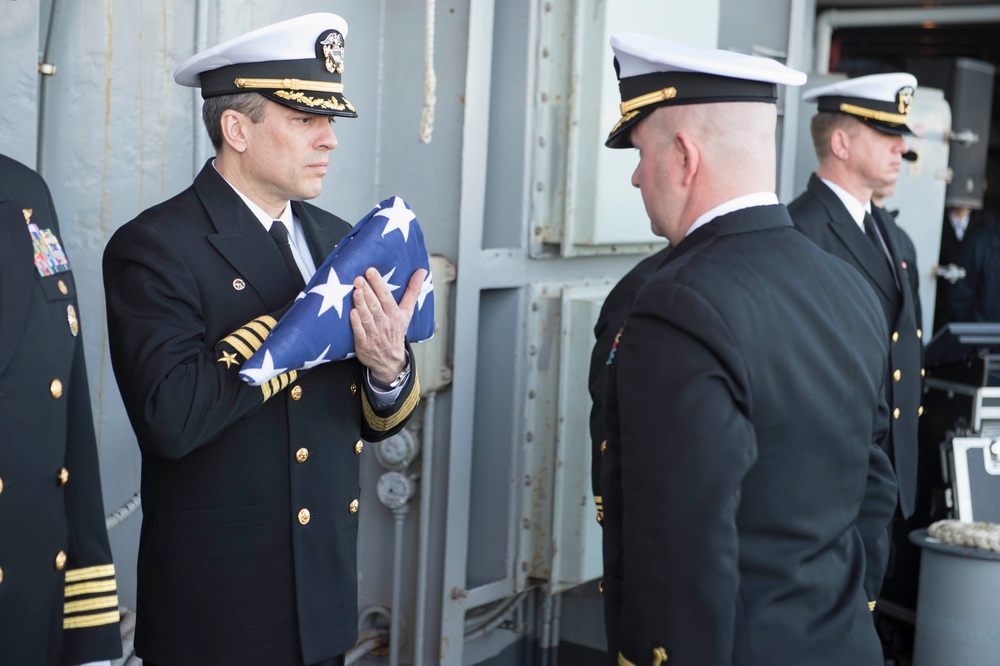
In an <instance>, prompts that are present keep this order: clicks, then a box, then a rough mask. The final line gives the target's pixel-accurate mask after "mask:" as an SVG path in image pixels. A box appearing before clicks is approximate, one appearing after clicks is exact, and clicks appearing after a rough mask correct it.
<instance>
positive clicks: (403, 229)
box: [240, 197, 434, 386]
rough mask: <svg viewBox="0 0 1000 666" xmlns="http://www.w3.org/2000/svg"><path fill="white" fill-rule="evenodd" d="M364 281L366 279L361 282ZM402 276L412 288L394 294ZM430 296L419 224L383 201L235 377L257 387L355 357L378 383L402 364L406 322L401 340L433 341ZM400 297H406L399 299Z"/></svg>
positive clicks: (399, 205)
mask: <svg viewBox="0 0 1000 666" xmlns="http://www.w3.org/2000/svg"><path fill="white" fill-rule="evenodd" d="M371 269H374V273H373V272H371ZM419 269H424V270H425V271H426V274H425V275H424V276H422V279H421V278H418V277H417V276H416V275H415V273H416V272H417V271H419ZM366 274H367V275H368V276H369V277H368V279H367V280H365V278H364V277H362V276H364V275H366ZM405 276H410V288H408V289H406V290H403V291H400V288H401V286H402V285H401V284H394V283H398V282H400V280H401V279H406V277H405ZM417 280H419V288H418V287H417V284H418V282H417ZM433 292H434V284H433V282H432V279H431V273H430V264H429V261H428V256H427V248H426V247H425V246H424V237H423V232H422V231H421V230H420V223H419V222H418V221H417V219H416V217H415V216H414V214H413V211H411V210H410V208H409V206H408V205H407V204H406V202H405V201H403V200H402V199H401V198H399V197H389V198H388V199H385V200H384V201H382V202H381V203H379V204H378V205H377V206H375V207H374V208H373V209H372V210H371V212H369V213H368V215H366V216H365V217H364V218H362V219H361V221H359V222H358V223H357V225H355V227H354V229H353V230H352V231H351V233H349V234H348V235H347V236H345V237H344V239H343V240H341V241H340V243H339V244H338V245H337V247H336V248H334V250H333V252H331V253H330V255H329V256H328V257H327V258H326V260H325V261H324V262H323V264H322V265H321V266H320V267H319V268H318V269H317V270H316V273H315V275H313V277H312V278H311V279H310V280H309V284H307V285H306V287H305V289H303V290H302V292H301V293H300V294H299V295H298V298H297V299H296V301H295V303H294V304H292V306H291V307H290V308H289V309H288V311H287V312H286V313H285V315H284V316H283V317H282V318H281V320H280V321H278V323H277V325H276V326H275V327H274V328H273V329H272V330H271V332H270V334H269V335H268V337H267V339H266V340H264V343H263V344H262V345H261V346H260V348H259V349H258V350H257V351H256V352H255V353H254V354H253V356H251V357H250V358H249V359H248V360H247V361H246V363H245V364H244V366H243V368H242V369H241V370H240V378H241V379H243V380H244V381H246V382H248V383H250V384H251V385H253V386H259V385H260V384H262V383H264V382H266V381H268V380H269V379H271V378H272V377H276V376H278V375H280V374H281V373H283V372H287V371H289V370H308V369H309V368H312V367H315V366H317V365H320V364H322V363H328V362H330V361H339V360H342V359H345V358H350V357H352V356H355V355H357V356H358V357H359V359H360V360H361V361H362V362H363V363H365V365H368V367H369V368H371V370H372V372H373V374H375V376H376V378H379V377H386V376H389V375H390V374H395V373H392V372H391V367H392V366H395V365H396V361H397V360H399V365H400V366H401V365H402V363H403V361H401V360H400V359H402V354H403V345H402V340H397V339H396V337H397V336H398V334H399V331H401V330H404V328H403V324H406V318H407V317H408V315H409V314H410V313H412V316H409V318H408V324H407V325H406V327H405V330H406V339H407V340H409V341H410V342H418V341H421V340H426V339H428V338H430V337H431V336H432V335H433V334H434V293H433ZM352 293H353V298H352V299H351V301H348V302H347V303H346V305H345V299H347V296H348V295H349V294H352ZM404 293H406V294H408V295H409V297H408V298H405V300H404ZM390 302H391V305H390ZM396 303H399V306H397V305H396ZM352 310H354V312H352ZM355 318H357V319H358V322H357V324H353V320H354V319H355ZM356 339H357V340H358V348H357V349H355V340H356ZM397 347H398V350H397ZM390 348H391V349H390ZM397 354H398V355H399V359H397V358H396V355H397ZM369 363H371V364H373V365H369Z"/></svg>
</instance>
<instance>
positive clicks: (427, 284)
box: [417, 271, 434, 310]
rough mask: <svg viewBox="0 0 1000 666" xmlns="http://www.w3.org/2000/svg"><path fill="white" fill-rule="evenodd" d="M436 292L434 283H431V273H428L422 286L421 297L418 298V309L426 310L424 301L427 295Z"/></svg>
mask: <svg viewBox="0 0 1000 666" xmlns="http://www.w3.org/2000/svg"><path fill="white" fill-rule="evenodd" d="M432 291H434V283H433V282H431V272H430V271H427V277H425V278H424V282H423V284H421V285H420V295H419V296H417V309H418V310H423V309H424V299H425V298H427V295H428V294H430V293H431V292H432Z"/></svg>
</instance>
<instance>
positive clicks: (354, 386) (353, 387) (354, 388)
mask: <svg viewBox="0 0 1000 666" xmlns="http://www.w3.org/2000/svg"><path fill="white" fill-rule="evenodd" d="M357 392H358V385H357V384H355V383H354V382H351V395H354V394H355V393H357Z"/></svg>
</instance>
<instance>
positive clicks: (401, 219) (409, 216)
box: [374, 197, 417, 243]
mask: <svg viewBox="0 0 1000 666" xmlns="http://www.w3.org/2000/svg"><path fill="white" fill-rule="evenodd" d="M374 217H384V218H385V219H386V223H385V229H384V230H383V231H382V238H385V237H386V235H387V234H388V233H389V232H390V231H392V230H393V229H399V231H400V232H401V233H402V234H403V242H404V243H405V242H407V241H409V240H410V222H411V221H413V220H415V219H417V216H416V215H414V214H413V211H412V210H410V209H409V208H407V207H406V202H404V201H403V200H402V199H400V198H399V197H393V199H392V208H383V209H382V210H380V211H379V212H377V213H376V214H375V215H374Z"/></svg>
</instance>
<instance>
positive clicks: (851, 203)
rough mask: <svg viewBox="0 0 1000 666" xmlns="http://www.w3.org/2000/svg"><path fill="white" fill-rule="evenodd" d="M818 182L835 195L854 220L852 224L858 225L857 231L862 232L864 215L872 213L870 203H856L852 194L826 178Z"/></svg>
mask: <svg viewBox="0 0 1000 666" xmlns="http://www.w3.org/2000/svg"><path fill="white" fill-rule="evenodd" d="M820 180H822V181H823V182H824V183H826V186H827V187H829V188H830V189H831V190H833V193H834V194H836V195H837V198H838V199H840V201H841V203H843V204H844V208H846V209H847V213H848V214H849V215H850V216H851V219H852V220H854V223H855V224H856V225H858V228H859V229H861V230H862V231H864V230H865V213H870V212H872V202H871V201H866V202H864V203H862V202H860V201H858V200H857V198H856V197H855V196H854V195H853V194H851V193H850V192H848V191H847V190H845V189H844V188H842V187H841V186H840V185H837V183H835V182H833V181H832V180H827V179H826V178H820Z"/></svg>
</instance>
